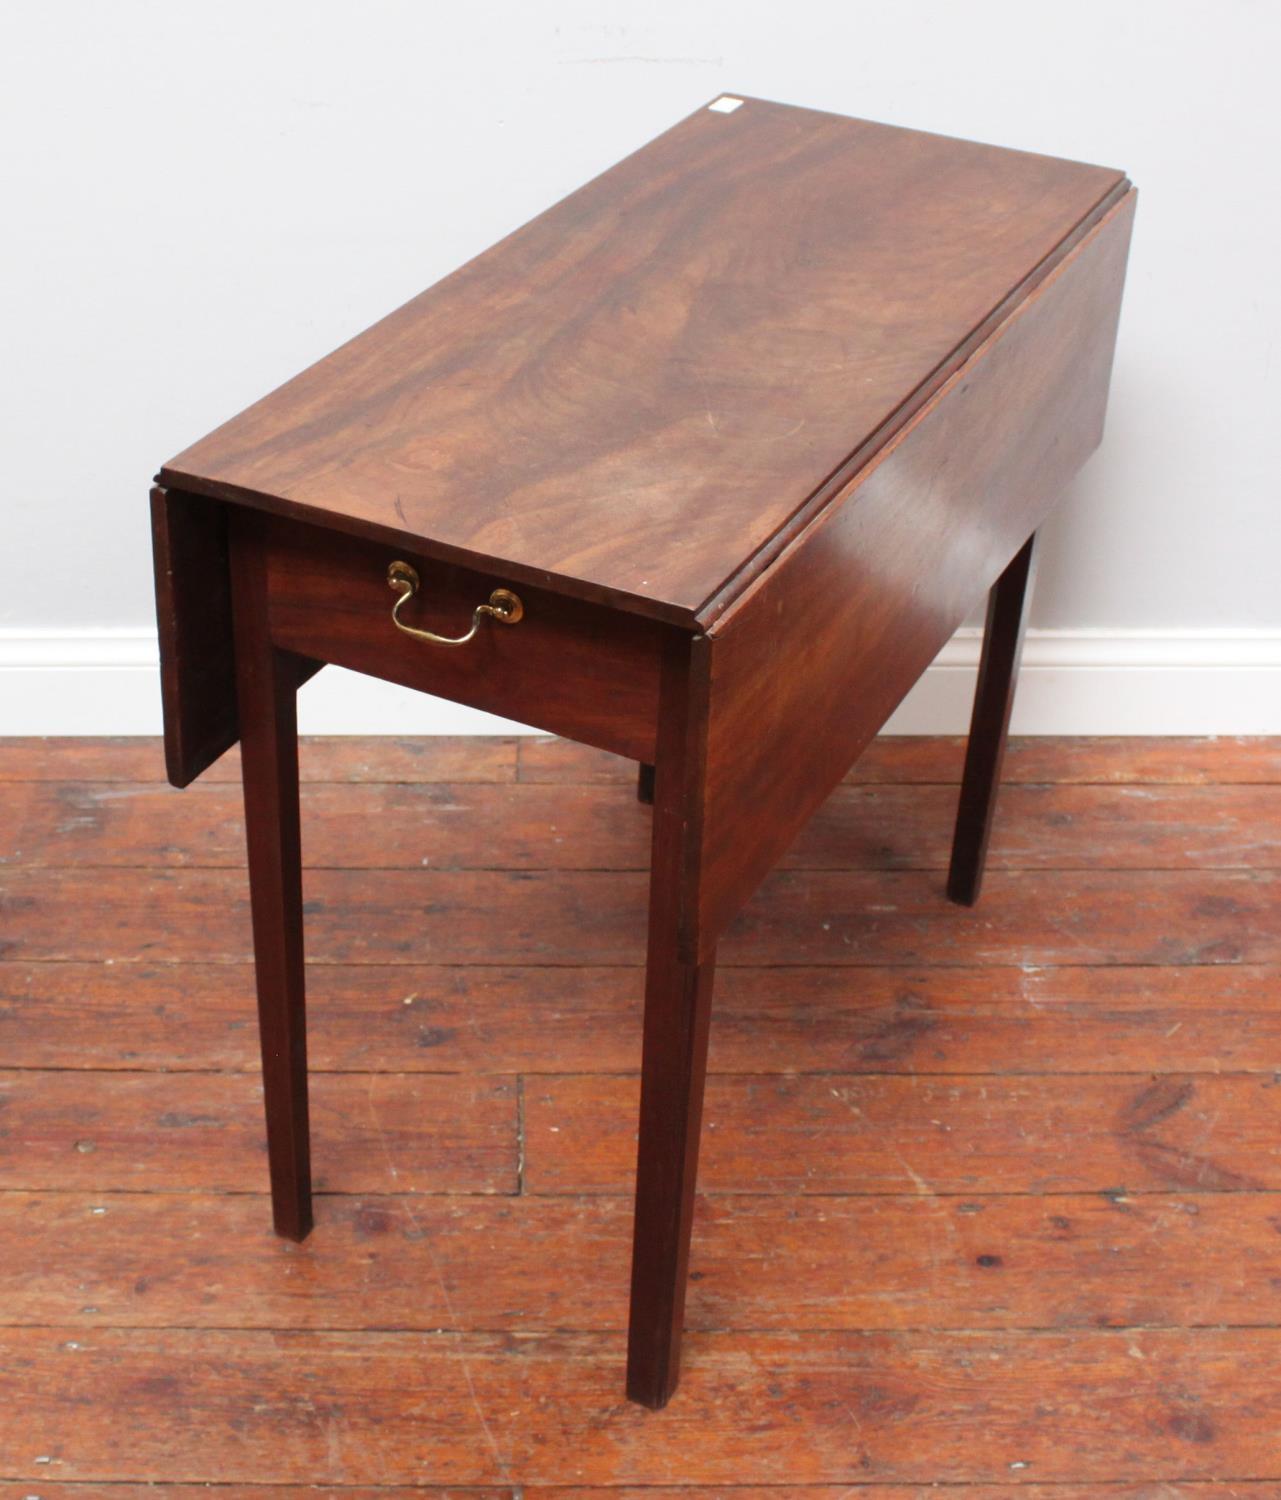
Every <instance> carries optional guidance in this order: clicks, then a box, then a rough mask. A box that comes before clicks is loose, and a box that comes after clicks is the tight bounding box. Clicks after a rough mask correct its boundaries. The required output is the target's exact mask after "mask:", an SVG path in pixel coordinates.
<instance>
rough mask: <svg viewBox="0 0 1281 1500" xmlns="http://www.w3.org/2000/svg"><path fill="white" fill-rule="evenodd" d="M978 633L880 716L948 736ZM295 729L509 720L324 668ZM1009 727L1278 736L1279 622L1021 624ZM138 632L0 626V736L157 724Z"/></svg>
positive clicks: (905, 728)
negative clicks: (1158, 627)
mask: <svg viewBox="0 0 1281 1500" xmlns="http://www.w3.org/2000/svg"><path fill="white" fill-rule="evenodd" d="M979 642H980V632H979V631H978V630H975V629H969V628H967V629H964V630H961V631H959V632H958V633H957V635H956V636H955V637H954V638H953V639H952V641H950V642H949V643H948V645H947V646H946V647H945V648H944V650H943V651H942V653H941V654H940V655H939V657H938V659H937V660H936V661H935V663H934V665H933V666H932V667H930V669H929V671H928V672H926V674H925V676H924V677H923V678H922V680H921V682H920V683H918V684H917V686H916V687H915V688H914V689H913V691H912V692H911V693H910V694H909V696H908V697H907V698H906V699H905V700H904V702H903V704H902V706H901V707H900V708H899V710H898V712H897V713H896V714H895V715H894V717H893V719H891V720H890V723H889V724H888V725H887V726H886V731H887V732H888V733H897V734H960V733H963V732H964V731H965V729H966V728H967V727H968V723H969V711H970V697H971V694H972V693H973V691H974V674H975V668H976V666H977V663H978V653H979ZM299 725H300V727H301V729H302V731H303V732H304V733H307V734H502V733H513V732H522V730H521V726H519V725H513V724H509V723H507V722H506V721H505V720H502V719H496V718H494V717H492V716H491V715H489V714H482V713H478V712H476V711H474V710H472V709H467V708H461V707H459V706H458V705H457V704H454V703H447V702H444V701H443V700H441V699H438V698H428V697H426V696H425V695H424V694H421V693H414V692H411V691H409V690H408V689H405V688H397V687H393V686H392V685H391V684H388V683H381V682H375V681H373V680H372V679H370V678H366V677H360V676H357V675H355V674H354V673H350V672H344V671H341V670H339V669H338V668H335V667H329V668H326V670H325V671H323V672H321V673H320V674H319V675H318V676H317V677H316V678H315V679H314V680H313V681H312V682H310V683H308V684H307V686H306V687H304V688H303V690H302V692H301V695H300V697H299ZM1013 727H1014V731H1015V732H1016V733H1019V734H1195V735H1215V734H1225V735H1241V734H1281V630H1274V631H1267V630H1191V631H1177V630H1168V631H1153V630H1135V631H1096V630H1033V631H1029V633H1028V637H1027V643H1026V645H1025V646H1024V651H1023V670H1022V673H1021V676H1020V679H1019V690H1018V696H1017V699H1016V701H1015V708H1014V726H1013ZM159 731H160V693H159V683H158V679H157V670H156V639H155V636H154V634H152V633H150V632H147V631H127V630H101V631H94V632H88V631H82V632H78V633H77V632H70V631H43V632H33V631H25V632H24V631H16V630H13V631H0V735H43V734H59V735H63V734H157V733H159Z"/></svg>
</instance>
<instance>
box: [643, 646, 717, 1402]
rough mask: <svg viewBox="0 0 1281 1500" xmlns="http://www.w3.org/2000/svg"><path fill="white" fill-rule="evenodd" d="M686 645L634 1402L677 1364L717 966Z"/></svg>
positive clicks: (671, 798) (661, 878) (655, 944)
mask: <svg viewBox="0 0 1281 1500" xmlns="http://www.w3.org/2000/svg"><path fill="white" fill-rule="evenodd" d="M687 667H688V646H687V644H685V643H682V645H681V647H680V648H679V650H677V651H673V653H672V654H671V659H669V661H668V662H666V663H665V664H664V672H663V693H662V698H663V702H662V707H661V709H660V720H661V722H660V728H659V745H658V758H657V773H656V777H655V788H654V791H655V798H654V832H653V854H652V862H651V869H650V917H649V954H648V968H647V970H646V978H645V1024H644V1045H643V1055H642V1061H641V1102H640V1142H639V1149H638V1153H637V1169H636V1219H635V1230H634V1239H633V1248H632V1300H631V1317H630V1322H629V1328H628V1342H627V1394H628V1396H629V1397H630V1398H631V1399H632V1400H633V1401H639V1402H640V1403H641V1404H642V1405H643V1406H650V1407H661V1406H665V1405H666V1404H667V1401H668V1400H669V1398H670V1397H671V1394H672V1392H673V1391H674V1390H675V1389H676V1381H677V1377H678V1374H679V1365H680V1344H681V1328H682V1324H683V1321H684V1315H685V1287H686V1280H687V1275H688V1268H689V1242H690V1228H691V1224H692V1221H693V1214H694V1185H695V1178H696V1176H697V1172H698V1144H699V1134H700V1130H701V1126H702V1116H703V1083H704V1079H705V1077H706V1073H707V1036H708V1023H709V1020H710V1016H711V1000H712V976H713V971H714V956H713V955H710V954H707V955H700V954H699V953H698V947H697V935H696V934H693V933H691V932H690V931H689V930H688V928H687V922H683V919H682V918H683V914H685V915H686V918H687V914H688V913H689V912H690V911H691V910H693V909H694V908H695V906H696V897H697V892H698V881H699V874H700V871H699V863H700V860H699V848H698V829H699V824H700V819H699V816H698V813H699V807H700V805H701V799H702V785H701V780H700V777H701V774H702V759H701V756H700V754H699V745H700V739H699V735H700V733H701V724H700V722H699V717H698V714H697V712H696V710H695V709H694V708H693V706H692V696H693V695H692V694H689V693H687V691H686V688H687V685H688V672H687Z"/></svg>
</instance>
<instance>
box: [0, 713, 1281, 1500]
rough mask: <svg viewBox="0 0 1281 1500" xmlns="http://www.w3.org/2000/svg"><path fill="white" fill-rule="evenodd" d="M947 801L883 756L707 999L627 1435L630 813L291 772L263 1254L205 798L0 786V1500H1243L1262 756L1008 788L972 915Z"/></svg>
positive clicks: (1177, 748)
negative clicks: (686, 1152) (956, 898)
mask: <svg viewBox="0 0 1281 1500" xmlns="http://www.w3.org/2000/svg"><path fill="white" fill-rule="evenodd" d="M960 750H961V747H960V744H959V742H957V741H953V740H947V741H940V740H900V741H881V742H878V743H877V744H876V745H875V746H874V747H873V749H872V750H871V751H870V752H869V753H868V754H867V756H865V758H864V760H863V762H862V763H861V764H860V766H859V767H858V769H857V770H856V771H855V772H854V773H853V774H852V775H851V777H850V779H849V781H848V783H847V784H846V785H844V786H843V787H842V788H840V790H839V791H838V792H837V793H836V795H834V796H833V798H832V799H831V801H830V802H829V804H828V805H827V807H826V808H825V809H824V810H823V811H822V813H821V814H820V815H819V816H818V818H817V819H816V820H815V822H814V824H813V826H812V827H811V828H810V829H809V830H808V831H807V832H806V833H805V834H804V836H803V837H802V838H801V839H800V840H799V842H798V843H797V845H796V847H795V849H794V850H793V851H792V853H791V855H790V856H789V857H788V859H787V861H786V863H785V867H784V868H783V869H782V870H780V871H779V872H778V873H777V874H776V875H774V876H773V877H772V878H771V879H770V881H769V882H768V883H767V885H766V886H765V888H764V889H763V890H762V892H761V893H760V895H759V896H758V897H757V899H756V900H755V901H754V902H753V904H752V906H751V907H750V909H749V910H748V911H747V912H746V913H745V915H744V916H743V917H742V918H741V919H740V921H739V922H738V923H737V925H736V926H735V928H734V929H733V931H732V933H731V935H730V936H729V937H728V939H727V940H726V941H725V942H724V944H723V945H722V949H721V968H720V971H719V974H718V981H717V994H716V1015H715V1018H714V1022H713V1041H712V1069H713V1075H714V1076H713V1077H712V1078H711V1079H710V1081H709V1087H708V1108H707V1120H706V1133H705V1136H704V1166H703V1172H702V1179H701V1183H702V1187H703V1190H704V1196H703V1197H702V1199H701V1201H700V1204H699V1211H698V1215H697V1223H696V1227H695V1244H694V1251H693V1257H692V1286H691V1290H690V1302H689V1323H690V1326H691V1328H692V1329H693V1330H694V1331H693V1333H692V1334H691V1335H690V1337H689V1338H688V1340H687V1344H686V1355H685V1374H684V1380H683V1383H682V1386H681V1389H680V1391H679V1392H678V1394H677V1396H676V1398H675V1400H674V1401H673V1403H672V1405H671V1406H670V1407H669V1408H668V1409H667V1411H666V1412H663V1413H661V1414H657V1415H656V1414H651V1413H647V1412H644V1411H642V1410H640V1409H639V1408H637V1407H634V1406H629V1405H627V1404H626V1403H625V1402H624V1401H623V1399H622V1361H623V1338H622V1332H621V1330H622V1328H623V1325H624V1318H625V1309H626V1287H627V1270H628V1254H629V1228H630V1224H629V1213H630V1204H629V1200H628V1191H629V1183H630V1176H631V1168H632V1154H633V1151H634V1142H633V1130H634V1119H635V1105H636V1095H637V1085H636V1077H635V1074H636V1068H637V1064H638V1059H639V1045H638V1042H639V996H640V979H641V975H640V971H639V969H638V968H637V964H638V963H639V962H640V960H641V958H642V939H643V933H644V921H643V907H644V891H645V879H646V877H645V873H644V872H645V865H646V862H647V853H648V823H649V812H648V810H647V809H645V808H642V807H641V806H639V805H638V804H637V803H636V801H635V798H634V793H633V779H634V768H632V767H631V766H628V765H626V764H624V763H622V762H619V761H615V760H613V759H612V758H610V757H606V756H603V755H598V754H595V753H591V752H586V751H583V750H580V749H576V748H574V747H572V746H569V745H565V744H562V743H559V742H554V741H525V742H521V743H518V742H516V741H512V740H499V739H480V740H470V741H463V740H452V741H450V740H437V741H433V740H414V741H394V740H378V741H372V740H366V741H354V740H348V741H332V740H331V741H316V742H312V743H310V744H308V745H307V746H306V747H305V749H304V773H305V775H306V777H307V786H306V788H305V805H304V825H303V826H304V849H305V855H306V858H307V861H308V874H307V880H306V897H307V911H308V914H309V915H308V920H309V927H308V943H309V950H308V951H309V957H310V959H311V960H312V967H311V969H310V984H311V1002H312V1021H311V1038H312V1063H313V1070H314V1082H313V1114H314V1138H315V1151H314V1156H315V1162H316V1170H317V1176H318V1183H319V1187H320V1189H321V1192H322V1194H323V1196H321V1197H320V1199H319V1201H318V1205H317V1225H316V1230H315V1233H314V1234H313V1235H312V1237H311V1239H310V1240H309V1241H308V1242H307V1243H306V1244H305V1245H303V1246H295V1245H289V1244H286V1243H284V1242H282V1241H279V1240H277V1239H275V1238H273V1236H272V1234H271V1232H270V1213H269V1206H268V1202H267V1199H266V1197H265V1195H264V1189H265V1187H266V1180H267V1174H266V1162H265V1156H264V1151H263V1143H262V1124H261V1118H260V1111H261V1096H260V1089H259V1084H258V1080H257V1074H256V1069H257V1055H256V1032H255V1022H254V1008H253V998H252V971H251V968H250V966H249V956H250V948H249V943H250V939H249V919H248V911H247V895H246V888H245V875H244V869H243V854H242V830H241V826H240V810H239V806H240V805H239V789H238V786H237V784H236V779H235V778H236V772H237V767H236V763H235V758H234V756H232V757H228V758H227V760H226V761H225V762H224V763H223V764H222V765H220V766H219V767H217V768H216V770H215V771H214V772H213V773H212V774H211V776H210V777H209V778H207V779H206V781H205V782H202V783H201V784H200V785H198V786H196V787H194V788H192V789H191V790H189V791H187V792H185V793H177V792H174V791H172V790H170V789H169V788H167V787H166V786H164V785H163V784H162V783H161V780H160V778H161V776H162V770H161V757H160V753H159V750H158V748H157V747H156V745H155V744H154V742H150V741H137V740H134V741H125V740H117V741H94V742H90V741H84V740H80V741H14V740H10V741H0V782H3V783H4V784H3V785H2V786H0V894H2V899H0V1065H2V1066H3V1071H0V1324H3V1327H0V1500H16V1497H22V1496H37V1495H38V1496H40V1497H42V1500H55V1497H62V1500H70V1497H73V1496H74V1497H77V1500H84V1497H89V1496H104V1497H106V1496H110V1497H114V1500H141V1497H142V1496H144V1495H145V1496H148V1497H152V1496H190V1497H193V1500H194V1497H195V1496H196V1495H197V1494H198V1493H203V1492H204V1491H202V1490H199V1489H198V1486H202V1485H204V1484H206V1483H208V1482H215V1483H217V1484H218V1485H221V1486H222V1488H220V1489H218V1490H216V1491H214V1492H213V1493H215V1494H217V1495H219V1496H221V1497H223V1500H243V1497H248V1496H251V1495H254V1496H258V1495H263V1494H268V1493H269V1494H270V1495H271V1496H275V1497H279V1500H291V1497H295V1496H302V1495H303V1494H304V1493H305V1494H307V1495H312V1496H314V1495H330V1494H332V1495H342V1496H345V1497H347V1500H372V1497H374V1496H378V1497H382V1500H397V1497H402V1496H406V1495H408V1494H409V1493H410V1491H411V1490H413V1492H414V1493H417V1494H422V1493H424V1491H426V1492H427V1493H431V1492H432V1489H433V1487H436V1489H435V1493H436V1495H437V1496H441V1495H443V1493H444V1491H445V1490H446V1489H449V1492H450V1493H451V1494H452V1493H458V1492H460V1489H466V1490H467V1491H468V1493H474V1494H475V1495H477V1496H478V1497H480V1500H483V1497H494V1500H496V1497H498V1496H500V1495H502V1496H514V1495H518V1494H522V1493H523V1494H524V1495H526V1496H530V1497H542V1496H546V1497H548V1500H550V1496H551V1492H552V1491H553V1490H556V1491H557V1492H558V1493H559V1495H560V1496H561V1497H562V1500H569V1497H570V1494H571V1492H572V1494H573V1496H575V1497H576V1500H588V1497H590V1496H592V1495H595V1496H596V1497H597V1500H606V1491H608V1495H609V1497H611V1500H642V1497H646V1500H704V1497H708V1496H712V1495H729V1494H732V1495H733V1496H735V1497H737V1500H836V1497H837V1496H838V1495H847V1494H849V1493H850V1491H849V1487H850V1486H860V1487H861V1488H860V1489H859V1490H858V1491H857V1492H856V1493H857V1494H858V1495H859V1496H861V1497H863V1500H893V1497H901V1500H911V1497H915V1496H916V1495H917V1494H918V1493H919V1490H918V1487H924V1486H931V1485H948V1486H952V1487H959V1488H960V1489H961V1491H962V1493H963V1494H964V1496H965V1497H966V1500H998V1497H999V1500H1050V1497H1055V1500H1074V1497H1084V1496H1092V1497H1093V1496H1099V1497H1102V1496H1109V1497H1118V1500H1134V1497H1137V1496H1144V1497H1147V1496H1151V1497H1157V1496H1160V1497H1170V1496H1173V1495H1177V1496H1187V1497H1193V1496H1195V1497H1204V1500H1215V1497H1226V1496H1228V1495H1251V1496H1259V1497H1262V1496H1265V1495H1266V1496H1274V1495H1279V1494H1281V993H1279V992H1278V976H1279V975H1281V878H1279V876H1278V870H1281V741H1275V740H1274V741H1259V740H1255V741H1227V740H1224V741H1217V742H1216V741H1206V740H1198V741H1186V740H1184V741H1170V740H1165V741H1152V740H1146V741H1145V740H1114V741H1103V740H1076V741H1064V740H1029V741H1024V742H1021V743H1015V744H1014V745H1012V747H1011V753H1010V756H1009V760H1008V765H1007V779H1006V790H1005V792H1004V795H1003V802H1002V806H1001V809H1000V812H999V815H998V830H997V834H996V837H995V842H994V848H993V851H992V858H991V864H990V873H989V877H988V881H987V886H986V890H985V893H984V898H983V901H982V903H981V904H980V906H979V907H978V908H977V909H976V910H975V911H973V912H966V911H962V910H959V909H957V908H955V907H952V906H949V905H948V904H947V902H946V901H945V900H944V898H943V866H944V862H945V858H946V852H947V846H948V836H949V831H950V829H949V825H950V820H951V816H952V811H953V806H954V802H955V796H956V790H955V782H956V780H957V774H958V771H959V765H960ZM312 1486H319V1487H320V1488H319V1489H315V1488H311V1487H312Z"/></svg>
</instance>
